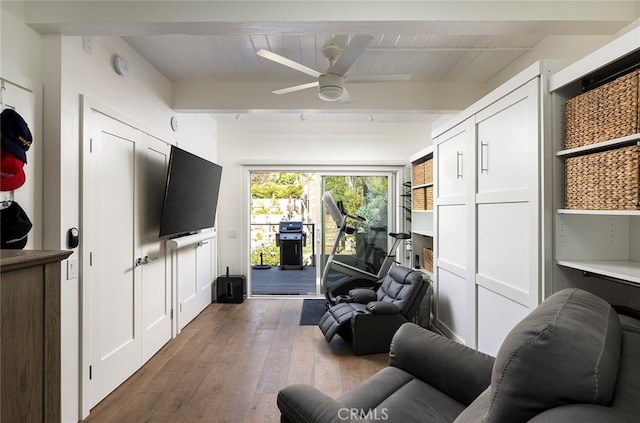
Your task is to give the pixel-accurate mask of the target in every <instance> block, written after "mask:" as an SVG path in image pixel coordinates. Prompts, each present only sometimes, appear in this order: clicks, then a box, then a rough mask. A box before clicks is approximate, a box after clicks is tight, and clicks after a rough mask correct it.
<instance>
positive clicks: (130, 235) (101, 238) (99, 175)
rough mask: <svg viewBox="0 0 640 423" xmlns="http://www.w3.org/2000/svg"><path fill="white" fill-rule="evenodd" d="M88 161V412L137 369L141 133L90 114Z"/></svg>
mask: <svg viewBox="0 0 640 423" xmlns="http://www.w3.org/2000/svg"><path fill="white" fill-rule="evenodd" d="M91 125H92V136H91V138H92V139H91V146H90V152H89V154H87V155H86V156H85V157H84V159H85V160H87V161H88V163H87V165H88V166H87V168H88V169H89V175H87V177H88V181H87V182H88V184H89V186H90V189H85V190H83V194H84V195H89V196H90V199H89V201H88V202H85V205H87V204H88V205H89V210H87V208H85V210H84V212H85V213H88V216H87V223H88V227H87V228H86V230H85V232H87V233H88V234H89V233H90V237H89V245H87V247H88V248H89V249H90V259H89V271H88V277H89V278H88V280H85V281H84V282H85V284H88V289H89V295H90V304H88V307H89V310H90V316H91V321H90V326H91V331H90V334H91V341H90V349H91V353H90V360H91V362H90V366H91V370H90V375H89V378H90V381H89V384H90V407H92V406H94V405H95V404H97V403H98V402H99V401H100V400H102V399H103V398H104V397H105V396H106V395H107V394H108V393H109V392H111V391H112V390H113V389H115V388H116V387H117V386H118V385H119V384H120V383H122V382H123V381H124V380H125V379H126V378H128V377H129V376H130V375H131V374H133V373H134V372H135V371H136V370H137V369H138V368H139V367H140V365H141V361H142V354H141V353H142V344H141V331H140V329H141V325H140V318H141V314H140V308H141V289H140V288H141V285H140V283H139V281H140V277H141V268H140V266H136V265H135V258H136V257H139V256H140V250H139V247H138V246H139V245H140V241H139V237H138V233H139V231H138V228H137V227H136V223H137V220H136V210H137V208H138V207H139V204H138V198H139V195H138V193H137V192H136V187H137V186H138V184H136V179H137V176H138V175H137V172H138V171H139V169H138V162H137V161H136V148H137V147H138V145H137V144H138V143H140V141H141V133H140V132H139V131H136V130H135V129H133V128H131V127H130V126H127V125H124V124H122V123H120V122H118V121H116V120H114V119H111V118H109V117H107V116H105V115H103V114H100V113H97V112H93V114H92V117H91Z"/></svg>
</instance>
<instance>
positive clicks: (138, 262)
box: [136, 256, 160, 267]
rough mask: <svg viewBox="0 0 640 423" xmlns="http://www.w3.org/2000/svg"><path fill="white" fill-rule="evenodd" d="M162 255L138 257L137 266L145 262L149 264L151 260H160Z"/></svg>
mask: <svg viewBox="0 0 640 423" xmlns="http://www.w3.org/2000/svg"><path fill="white" fill-rule="evenodd" d="M159 258H160V257H149V256H144V257H143V258H141V257H138V258H137V259H136V267H138V266H142V265H143V264H148V263H149V262H151V261H156V260H158V259H159Z"/></svg>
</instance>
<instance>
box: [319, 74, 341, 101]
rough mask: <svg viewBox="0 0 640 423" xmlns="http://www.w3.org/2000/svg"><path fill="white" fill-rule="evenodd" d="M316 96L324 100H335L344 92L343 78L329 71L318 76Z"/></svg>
mask: <svg viewBox="0 0 640 423" xmlns="http://www.w3.org/2000/svg"><path fill="white" fill-rule="evenodd" d="M318 84H319V85H318V96H319V97H320V98H321V99H323V100H325V101H337V100H340V98H342V95H343V94H344V78H343V77H341V76H340V75H336V74H334V73H330V74H327V75H320V76H319V77H318Z"/></svg>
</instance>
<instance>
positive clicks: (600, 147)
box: [556, 134, 640, 158]
mask: <svg viewBox="0 0 640 423" xmlns="http://www.w3.org/2000/svg"><path fill="white" fill-rule="evenodd" d="M638 144H640V134H633V135H629V136H626V137H622V138H615V139H612V140H607V141H602V142H598V143H595V144H589V145H583V146H581V147H576V148H569V149H567V150H560V151H558V152H557V153H556V155H557V156H558V157H565V158H566V157H573V156H579V155H581V154H585V153H596V152H598V151H604V150H610V149H611V148H619V147H626V146H630V145H638Z"/></svg>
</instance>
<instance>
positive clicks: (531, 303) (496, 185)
mask: <svg viewBox="0 0 640 423" xmlns="http://www.w3.org/2000/svg"><path fill="white" fill-rule="evenodd" d="M538 84H539V79H538V78H536V79H533V80H531V81H529V82H528V83H527V84H525V85H523V86H522V87H520V88H518V89H517V90H515V91H513V92H511V93H510V94H508V95H507V96H505V97H503V98H502V99H500V100H498V101H496V102H495V103H493V104H492V105H491V106H489V107H487V108H485V109H483V110H482V111H481V112H479V113H478V114H477V115H476V131H477V141H476V142H477V144H476V148H477V152H478V153H477V155H478V158H477V172H476V173H477V185H476V187H477V191H476V201H475V203H476V219H477V231H476V249H477V262H476V269H475V271H476V275H475V282H476V284H477V305H478V310H477V313H478V314H477V328H478V348H479V349H481V350H482V351H485V352H489V353H494V354H495V352H496V351H495V349H496V348H497V346H498V345H500V344H501V343H502V340H503V339H504V336H506V334H507V333H508V332H509V330H510V329H511V328H512V327H513V326H515V325H516V324H517V323H518V322H519V321H520V320H521V319H522V317H524V315H526V314H527V313H528V312H529V311H530V310H532V309H533V308H534V307H535V306H536V305H537V304H538V303H539V301H540V299H539V293H540V285H541V283H542V281H541V280H540V273H541V270H540V268H541V263H540V257H541V256H540V251H539V250H540V248H539V246H540V236H541V235H540V230H539V228H540V217H539V216H540V211H539V206H538V205H539V200H538V190H539V175H540V165H539V163H540V142H539V137H540V136H539V133H540V128H539V111H538V110H539V101H538V98H539V92H538ZM480 294H482V295H480ZM492 325H495V328H493V330H492V328H491V326H492Z"/></svg>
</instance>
